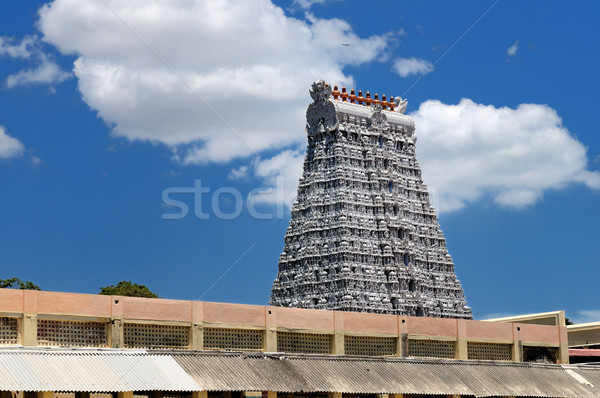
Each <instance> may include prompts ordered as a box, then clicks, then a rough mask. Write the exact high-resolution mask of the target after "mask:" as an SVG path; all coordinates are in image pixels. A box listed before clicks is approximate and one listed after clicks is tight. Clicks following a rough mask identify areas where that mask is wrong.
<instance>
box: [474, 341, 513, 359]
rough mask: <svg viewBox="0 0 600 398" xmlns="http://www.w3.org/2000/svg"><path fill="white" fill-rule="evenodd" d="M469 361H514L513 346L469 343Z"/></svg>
mask: <svg viewBox="0 0 600 398" xmlns="http://www.w3.org/2000/svg"><path fill="white" fill-rule="evenodd" d="M467 353H468V354H467V355H468V358H469V359H478V360H485V361H512V344H499V343H480V342H471V341H469V342H468V343H467Z"/></svg>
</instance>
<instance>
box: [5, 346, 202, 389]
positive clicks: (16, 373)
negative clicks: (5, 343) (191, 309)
mask: <svg viewBox="0 0 600 398" xmlns="http://www.w3.org/2000/svg"><path fill="white" fill-rule="evenodd" d="M135 390H146V391H148V390H163V391H198V390H200V388H199V387H198V385H197V384H196V383H195V382H194V381H193V380H192V378H191V377H190V376H189V375H188V374H187V373H186V372H185V371H184V370H183V369H182V368H181V366H179V365H178V364H177V362H176V361H175V360H174V359H173V358H172V357H171V356H169V355H156V354H154V355H148V354H146V353H145V352H141V351H133V352H128V351H125V350H121V351H115V350H107V351H102V350H49V349H38V350H30V349H27V350H14V349H13V350H0V391H90V392H112V391H135Z"/></svg>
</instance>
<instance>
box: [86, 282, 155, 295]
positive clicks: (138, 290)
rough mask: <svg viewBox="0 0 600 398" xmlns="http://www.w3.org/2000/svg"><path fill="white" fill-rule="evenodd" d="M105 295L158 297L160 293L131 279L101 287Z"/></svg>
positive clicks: (101, 292)
mask: <svg viewBox="0 0 600 398" xmlns="http://www.w3.org/2000/svg"><path fill="white" fill-rule="evenodd" d="M98 294H101V295H104V296H127V297H147V298H158V294H156V293H152V292H151V291H150V289H148V288H147V287H146V286H144V285H138V284H137V283H131V281H121V282H119V283H117V284H116V286H115V285H110V286H105V287H101V288H100V293H98Z"/></svg>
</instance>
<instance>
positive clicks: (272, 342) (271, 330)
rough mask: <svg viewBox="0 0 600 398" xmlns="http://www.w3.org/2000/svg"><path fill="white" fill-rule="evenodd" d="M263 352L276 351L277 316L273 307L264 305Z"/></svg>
mask: <svg viewBox="0 0 600 398" xmlns="http://www.w3.org/2000/svg"><path fill="white" fill-rule="evenodd" d="M265 311H266V312H265V347H264V349H265V352H277V318H276V313H275V311H276V310H275V309H274V308H272V307H265Z"/></svg>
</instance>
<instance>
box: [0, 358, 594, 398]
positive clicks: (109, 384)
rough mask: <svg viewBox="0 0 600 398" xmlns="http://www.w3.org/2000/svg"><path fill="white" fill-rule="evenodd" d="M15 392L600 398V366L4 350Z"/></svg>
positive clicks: (6, 375)
mask: <svg viewBox="0 0 600 398" xmlns="http://www.w3.org/2000/svg"><path fill="white" fill-rule="evenodd" d="M15 390H17V391H90V392H114V391H140V390H141V391H149V390H162V391H200V390H208V391H277V392H306V393H310V392H341V393H354V394H364V393H402V394H426V395H473V396H476V397H491V396H518V397H566V398H593V397H599V398H600V367H594V366H576V365H563V366H561V365H545V364H530V363H511V362H493V361H456V360H436V359H414V358H373V357H349V356H333V355H306V354H272V353H241V352H209V351H175V350H168V351H167V350H160V351H159V350H154V351H145V350H124V349H121V350H106V349H66V350H65V349H39V348H38V349H0V391H15Z"/></svg>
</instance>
